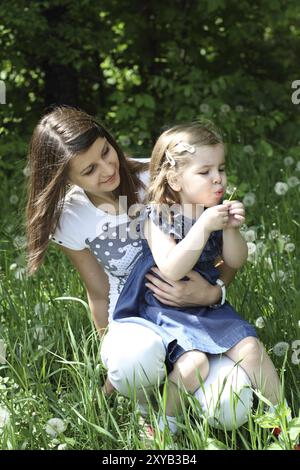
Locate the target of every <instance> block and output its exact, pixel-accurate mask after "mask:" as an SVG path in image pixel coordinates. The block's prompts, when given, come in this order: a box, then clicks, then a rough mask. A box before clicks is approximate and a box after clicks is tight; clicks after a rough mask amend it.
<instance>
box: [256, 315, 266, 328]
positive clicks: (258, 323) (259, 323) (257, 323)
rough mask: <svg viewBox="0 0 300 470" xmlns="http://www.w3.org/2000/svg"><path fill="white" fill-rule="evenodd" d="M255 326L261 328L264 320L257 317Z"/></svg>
mask: <svg viewBox="0 0 300 470" xmlns="http://www.w3.org/2000/svg"><path fill="white" fill-rule="evenodd" d="M255 326H256V327H257V328H263V327H264V326H265V320H264V319H263V317H258V318H257V319H256V321H255Z"/></svg>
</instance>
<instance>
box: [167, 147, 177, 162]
mask: <svg viewBox="0 0 300 470" xmlns="http://www.w3.org/2000/svg"><path fill="white" fill-rule="evenodd" d="M165 155H166V159H167V162H168V163H169V164H170V166H175V165H176V162H175V160H174V158H173V157H172V155H171V153H170V152H169V150H168V149H167V150H166V152H165Z"/></svg>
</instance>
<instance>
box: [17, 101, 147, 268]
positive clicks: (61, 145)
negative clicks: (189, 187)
mask: <svg viewBox="0 0 300 470" xmlns="http://www.w3.org/2000/svg"><path fill="white" fill-rule="evenodd" d="M99 137H101V138H103V137H105V138H106V139H107V141H108V142H109V143H110V144H111V145H112V147H113V148H114V149H115V150H116V152H117V155H118V159H119V164H120V167H119V172H120V181H121V182H120V185H119V187H118V188H117V189H116V190H115V191H114V196H115V197H116V198H118V197H119V196H122V195H124V196H127V203H128V207H130V206H131V205H133V204H136V203H138V195H137V193H138V189H139V187H141V186H143V187H144V185H143V183H141V181H140V180H139V178H138V172H140V171H142V170H144V169H146V168H147V167H148V165H146V164H143V163H139V162H133V161H130V160H128V159H127V158H126V157H125V155H124V154H123V152H122V150H121V149H120V147H119V146H118V144H117V142H116V141H115V140H114V139H113V137H112V136H111V135H110V134H109V133H108V132H107V131H106V130H105V128H104V127H103V126H102V125H101V124H100V123H99V122H97V121H96V120H95V119H94V118H93V117H92V116H90V115H89V114H87V113H85V112H84V111H81V110H79V109H77V108H73V107H70V106H58V107H56V108H54V109H53V110H52V111H51V112H49V113H48V114H46V115H45V116H44V117H43V118H42V119H41V120H40V122H39V123H38V125H37V126H36V128H35V129H34V132H33V136H32V139H31V143H30V149H29V157H28V159H29V171H30V176H29V181H28V202H27V209H26V219H27V220H26V230H27V250H28V274H33V273H34V272H35V271H36V270H37V269H38V267H39V266H40V264H41V263H42V260H43V258H44V255H45V252H46V250H47V247H48V244H49V236H50V234H52V233H53V232H54V231H55V229H56V227H57V225H58V224H59V219H60V215H61V212H62V207H63V203H64V198H65V195H66V191H67V180H68V169H69V162H70V160H72V158H74V157H75V156H76V155H78V154H79V153H82V152H85V151H87V150H88V149H89V148H90V146H91V145H92V144H93V143H94V142H95V140H97V139H98V138H99Z"/></svg>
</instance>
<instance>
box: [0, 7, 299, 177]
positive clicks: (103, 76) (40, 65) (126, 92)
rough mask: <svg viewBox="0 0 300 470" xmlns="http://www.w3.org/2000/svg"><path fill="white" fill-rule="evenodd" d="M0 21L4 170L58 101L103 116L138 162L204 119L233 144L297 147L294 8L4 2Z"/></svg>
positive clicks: (20, 153)
mask: <svg viewBox="0 0 300 470" xmlns="http://www.w3.org/2000/svg"><path fill="white" fill-rule="evenodd" d="M1 13H2V19H1V22H0V47H1V53H2V54H1V60H0V62H1V72H0V79H1V80H4V81H5V84H6V87H7V104H6V105H1V106H0V119H1V122H0V135H2V137H3V139H2V142H1V144H0V155H1V156H2V164H1V166H2V168H7V163H3V161H4V160H9V161H10V162H11V160H10V153H9V151H7V149H6V147H5V146H4V145H3V142H5V141H7V140H8V141H10V142H22V141H23V142H25V143H27V142H28V139H29V136H30V132H31V131H32V128H33V126H34V125H35V124H36V122H37V120H38V118H39V117H40V115H41V114H42V113H43V111H44V109H45V108H46V107H47V106H49V105H51V104H54V103H66V104H73V105H77V106H80V107H82V108H83V109H86V110H87V111H90V112H91V113H93V114H96V115H97V116H98V117H99V118H100V119H101V120H103V121H104V122H105V123H106V124H107V125H108V127H109V128H111V129H112V130H113V132H114V133H115V134H116V135H117V136H123V137H124V136H125V137H126V139H125V142H126V145H125V150H126V151H131V152H132V153H135V154H136V155H137V154H142V155H143V156H145V155H148V154H149V152H150V150H151V147H152V145H153V142H154V139H155V138H156V136H157V135H158V134H159V132H160V131H161V129H162V127H163V126H166V125H169V124H174V123H176V122H179V121H188V120H193V119H197V118H198V117H199V116H202V115H205V116H207V117H210V118H212V119H214V120H215V121H216V122H217V123H218V124H219V125H220V126H221V127H222V129H224V131H225V134H226V137H227V140H228V141H229V142H232V143H236V142H244V143H248V144H249V143H251V144H252V145H255V146H256V145H257V144H259V142H260V140H261V138H262V136H263V139H264V140H265V142H266V144H267V143H269V142H270V140H271V141H276V142H278V143H280V144H281V145H296V144H297V143H298V141H299V140H300V126H299V107H298V108H297V106H296V105H293V104H292V103H291V83H292V81H293V80H295V79H299V76H298V67H297V63H298V60H297V59H298V57H297V51H298V50H299V45H300V44H299V42H300V29H299V16H300V13H299V9H298V2H297V1H296V0H290V1H289V2H288V3H287V2H284V1H283V0H278V1H276V2H274V1H273V0H264V1H263V2H261V1H259V2H258V1H254V2H248V1H241V2H236V1H234V0H230V1H226V2H225V1H222V0H214V1H211V0H209V1H208V0H202V1H196V2H181V1H179V0H177V1H172V2H170V1H167V2H159V1H157V0H152V1H151V2H146V3H143V2H140V1H138V0H133V1H132V0H130V1H129V0H122V1H121V2H120V1H116V0H104V1H102V2H101V3H100V4H99V3H98V2H91V1H81V2H70V1H68V0H54V1H51V2H49V1H45V0H42V1H36V0H31V1H26V2H25V0H18V1H11V0H3V1H2V2H1ZM123 140H124V139H123ZM23 155H24V149H23V148H22V146H21V145H20V146H18V148H17V149H16V151H15V154H14V159H18V158H20V156H23Z"/></svg>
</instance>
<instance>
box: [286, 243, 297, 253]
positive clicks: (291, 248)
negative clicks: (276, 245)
mask: <svg viewBox="0 0 300 470" xmlns="http://www.w3.org/2000/svg"><path fill="white" fill-rule="evenodd" d="M295 248H296V247H295V245H294V243H287V244H286V245H285V247H284V249H285V251H287V252H288V253H292V251H294V250H295Z"/></svg>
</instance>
